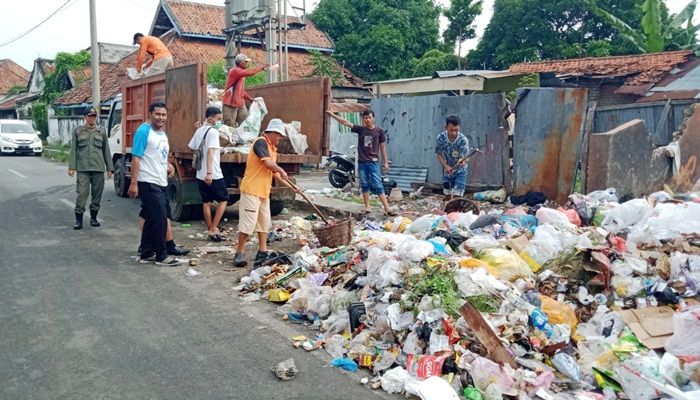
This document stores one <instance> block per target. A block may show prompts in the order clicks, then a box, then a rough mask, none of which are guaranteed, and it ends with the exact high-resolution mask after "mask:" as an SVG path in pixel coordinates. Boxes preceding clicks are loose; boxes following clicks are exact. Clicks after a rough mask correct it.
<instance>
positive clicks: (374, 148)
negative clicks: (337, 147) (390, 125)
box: [328, 110, 396, 217]
mask: <svg viewBox="0 0 700 400" xmlns="http://www.w3.org/2000/svg"><path fill="white" fill-rule="evenodd" d="M328 114H329V115H330V116H331V117H333V118H335V119H336V120H337V121H338V122H339V123H340V124H341V125H344V126H347V127H348V128H350V130H351V131H352V132H355V133H357V161H358V167H359V168H358V169H359V175H360V186H362V197H363V200H364V202H365V208H364V210H363V211H362V212H363V213H364V214H368V213H370V212H372V209H371V208H370V205H369V192H370V189H371V190H372V192H373V193H374V194H376V195H377V196H378V197H379V200H380V201H381V202H382V205H383V206H384V214H385V215H386V216H389V217H394V216H396V212H394V211H392V210H391V209H390V208H389V202H388V201H387V199H386V195H385V194H384V185H383V184H382V174H381V173H380V172H379V152H380V151H381V153H382V158H383V159H384V166H383V169H384V172H388V171H389V156H388V155H387V151H386V134H385V133H384V130H383V129H382V128H380V127H378V126H376V125H375V124H374V111H372V110H365V111H363V112H362V126H360V125H354V124H353V123H352V122H350V121H348V120H347V119H344V118H341V117H339V116H338V115H336V114H335V113H333V112H331V111H328Z"/></svg>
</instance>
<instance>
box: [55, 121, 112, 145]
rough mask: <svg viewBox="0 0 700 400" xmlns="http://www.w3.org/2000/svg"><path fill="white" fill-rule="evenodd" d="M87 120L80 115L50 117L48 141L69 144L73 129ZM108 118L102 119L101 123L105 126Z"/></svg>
mask: <svg viewBox="0 0 700 400" xmlns="http://www.w3.org/2000/svg"><path fill="white" fill-rule="evenodd" d="M84 123H85V120H84V119H83V117H82V116H80V117H50V118H49V136H48V139H47V141H48V142H49V143H51V144H69V143H70V140H71V136H72V135H73V129H75V128H76V127H78V126H80V125H83V124H84ZM106 124H107V119H106V118H103V119H101V120H100V125H102V126H103V127H105V125H106Z"/></svg>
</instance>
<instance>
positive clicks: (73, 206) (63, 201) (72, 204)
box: [61, 199, 75, 208]
mask: <svg viewBox="0 0 700 400" xmlns="http://www.w3.org/2000/svg"><path fill="white" fill-rule="evenodd" d="M61 203H63V204H65V205H67V206H68V207H70V208H75V203H73V202H72V201H70V200H66V199H61Z"/></svg>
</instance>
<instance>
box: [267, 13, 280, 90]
mask: <svg viewBox="0 0 700 400" xmlns="http://www.w3.org/2000/svg"><path fill="white" fill-rule="evenodd" d="M267 3H268V4H267V6H268V7H269V8H268V10H269V11H270V17H269V20H270V22H269V26H268V30H267V33H266V35H265V36H266V37H265V40H266V41H267V43H265V47H267V63H268V64H269V65H274V64H276V63H277V54H276V53H277V33H278V32H279V31H278V29H276V28H275V23H276V22H275V21H274V19H275V17H277V7H276V6H277V0H268V1H267ZM276 82H277V70H275V69H268V70H267V83H276Z"/></svg>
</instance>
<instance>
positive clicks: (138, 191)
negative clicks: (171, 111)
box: [129, 102, 180, 267]
mask: <svg viewBox="0 0 700 400" xmlns="http://www.w3.org/2000/svg"><path fill="white" fill-rule="evenodd" d="M148 117H149V120H150V121H149V123H148V124H146V123H144V124H141V126H139V128H138V129H137V130H136V132H135V133H134V143H133V147H132V151H131V154H132V156H133V158H132V161H131V184H130V185H129V197H131V198H132V199H135V198H136V197H140V198H141V205H142V209H143V212H144V217H145V219H146V222H145V224H144V226H143V232H142V233H141V249H142V251H141V255H140V260H139V261H140V262H143V263H148V262H151V261H155V263H156V265H163V266H168V267H174V266H177V265H179V264H180V261H178V260H176V259H175V258H173V257H171V256H168V252H167V246H166V244H165V233H166V229H167V223H168V218H169V217H170V204H169V203H168V199H167V187H168V176H172V175H173V174H174V173H175V168H174V167H173V165H172V164H170V162H168V156H169V154H170V145H169V143H168V136H167V135H166V133H165V121H166V120H167V117H168V110H167V108H166V107H165V104H164V103H159V102H155V103H152V104H151V105H150V106H149V107H148Z"/></svg>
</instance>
